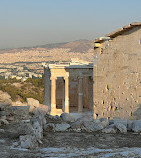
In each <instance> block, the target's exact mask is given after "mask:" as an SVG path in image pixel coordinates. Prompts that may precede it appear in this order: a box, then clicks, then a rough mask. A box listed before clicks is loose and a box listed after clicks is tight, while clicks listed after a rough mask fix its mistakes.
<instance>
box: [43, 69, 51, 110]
mask: <svg viewBox="0 0 141 158" xmlns="http://www.w3.org/2000/svg"><path fill="white" fill-rule="evenodd" d="M50 75H51V73H50V69H49V67H46V68H45V67H44V105H48V107H49V111H50V109H51V101H50V100H51V82H50Z"/></svg>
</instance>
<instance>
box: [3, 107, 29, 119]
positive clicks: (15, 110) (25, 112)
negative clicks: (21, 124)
mask: <svg viewBox="0 0 141 158" xmlns="http://www.w3.org/2000/svg"><path fill="white" fill-rule="evenodd" d="M6 113H7V115H10V116H13V117H14V119H15V120H17V121H20V120H26V119H29V106H10V107H8V108H7V111H6Z"/></svg>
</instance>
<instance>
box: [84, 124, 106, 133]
mask: <svg viewBox="0 0 141 158" xmlns="http://www.w3.org/2000/svg"><path fill="white" fill-rule="evenodd" d="M83 124H84V127H85V128H86V131H88V132H95V131H99V130H102V129H103V128H104V126H103V125H102V124H101V123H96V122H94V121H84V123H83Z"/></svg>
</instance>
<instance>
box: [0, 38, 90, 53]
mask: <svg viewBox="0 0 141 158" xmlns="http://www.w3.org/2000/svg"><path fill="white" fill-rule="evenodd" d="M53 48H64V49H66V48H69V49H70V52H80V53H87V52H88V50H90V49H93V45H92V41H90V40H77V41H72V42H63V43H52V44H45V45H37V46H33V47H22V48H15V49H3V50H0V54H2V53H14V52H17V51H18V50H21V49H23V50H33V49H37V50H40V49H43V50H46V49H53Z"/></svg>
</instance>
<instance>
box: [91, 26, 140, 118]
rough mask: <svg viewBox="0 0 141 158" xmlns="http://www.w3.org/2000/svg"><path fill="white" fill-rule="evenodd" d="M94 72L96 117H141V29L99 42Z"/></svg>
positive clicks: (134, 29) (136, 28)
mask: <svg viewBox="0 0 141 158" xmlns="http://www.w3.org/2000/svg"><path fill="white" fill-rule="evenodd" d="M100 52H101V54H100V56H99V57H98V60H97V63H96V64H94V71H93V78H94V84H93V101H94V112H95V114H96V115H97V116H98V117H110V118H112V117H121V118H133V119H139V118H141V28H139V27H135V28H133V29H131V30H128V31H127V32H125V33H123V34H122V35H119V36H117V37H115V38H114V39H112V40H111V41H108V42H104V43H102V47H101V48H97V49H96V50H95V54H99V53H100Z"/></svg>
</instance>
